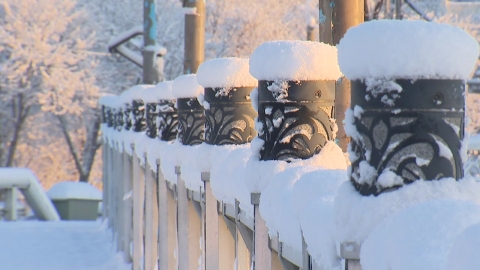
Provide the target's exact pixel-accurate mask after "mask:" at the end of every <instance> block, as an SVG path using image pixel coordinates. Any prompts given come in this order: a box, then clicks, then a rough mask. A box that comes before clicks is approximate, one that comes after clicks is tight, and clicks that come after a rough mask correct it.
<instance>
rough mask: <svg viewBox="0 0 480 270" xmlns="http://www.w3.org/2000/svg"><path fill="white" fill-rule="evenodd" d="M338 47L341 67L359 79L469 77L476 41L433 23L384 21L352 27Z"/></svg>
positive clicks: (476, 47)
mask: <svg viewBox="0 0 480 270" xmlns="http://www.w3.org/2000/svg"><path fill="white" fill-rule="evenodd" d="M337 47H338V62H339V64H340V69H341V71H342V72H343V73H344V74H345V76H347V78H349V79H351V80H355V79H366V78H375V79H395V78H406V79H429V78H432V79H433V78H435V79H462V80H466V79H468V77H469V75H470V73H471V72H472V71H473V68H474V67H475V64H476V61H477V58H478V54H479V45H478V42H477V41H476V40H475V39H474V38H473V37H472V36H470V35H469V34H468V33H467V32H465V31H464V30H462V29H460V28H458V27H455V26H451V25H447V24H439V23H435V22H425V21H406V20H381V21H370V22H366V23H363V24H361V25H359V26H356V27H352V28H350V29H349V30H348V31H347V33H346V34H345V36H344V37H343V39H342V40H340V44H339V45H338V46H337Z"/></svg>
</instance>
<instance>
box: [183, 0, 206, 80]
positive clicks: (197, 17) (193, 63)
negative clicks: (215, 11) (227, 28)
mask: <svg viewBox="0 0 480 270" xmlns="http://www.w3.org/2000/svg"><path fill="white" fill-rule="evenodd" d="M183 7H185V8H190V9H191V12H188V13H187V14H185V56H184V62H183V73H184V74H190V73H197V69H198V66H200V64H201V63H202V62H203V61H204V60H205V0H183Z"/></svg>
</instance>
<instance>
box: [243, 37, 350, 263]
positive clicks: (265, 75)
mask: <svg viewBox="0 0 480 270" xmlns="http://www.w3.org/2000/svg"><path fill="white" fill-rule="evenodd" d="M323 30H325V31H328V29H323ZM322 61H323V63H322V64H323V67H321V66H315V65H313V64H310V63H318V62H322ZM286 64H288V65H290V66H292V67H293V66H295V67H298V68H292V69H290V70H288V69H285V68H284V66H285V65H286ZM250 72H251V73H252V75H253V76H254V77H255V78H256V79H258V80H259V82H258V122H259V123H258V126H259V128H257V130H258V132H259V134H258V140H259V141H258V142H261V143H263V145H262V147H261V148H260V151H259V153H258V156H259V159H260V161H267V160H272V161H273V160H274V161H277V162H289V161H291V160H293V159H308V158H311V157H313V156H314V155H316V154H318V153H320V151H321V150H322V148H323V147H324V146H325V144H326V143H327V142H328V141H331V140H334V139H335V134H336V131H337V127H336V125H335V123H334V121H333V117H334V111H335V83H336V80H337V79H338V78H339V77H340V76H341V72H340V69H339V67H338V63H337V60H336V50H335V49H334V48H333V47H332V46H330V45H327V44H323V43H314V42H306V41H276V42H266V43H263V44H262V45H260V46H259V47H257V48H256V49H255V51H254V52H253V54H252V57H251V59H250ZM252 204H254V207H255V269H267V268H268V269H270V268H272V267H276V266H274V264H275V265H276V264H277V263H278V259H280V262H281V263H282V264H283V267H289V268H290V267H291V266H292V265H291V264H290V263H289V262H287V261H286V260H283V258H278V259H277V256H276V255H274V254H271V253H272V251H271V249H270V248H269V247H268V246H267V244H268V243H269V241H270V240H269V237H268V228H267V227H266V225H265V221H264V220H263V218H262V217H261V215H260V212H259V204H260V192H259V191H257V192H256V193H252ZM282 245H283V244H282V243H279V250H278V251H279V254H280V255H282V251H281V247H282ZM267 254H268V255H267ZM305 256H306V255H305ZM259 257H260V258H259ZM264 257H265V258H266V259H264ZM260 260H261V261H260Z"/></svg>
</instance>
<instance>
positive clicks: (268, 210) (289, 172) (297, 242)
mask: <svg viewBox="0 0 480 270" xmlns="http://www.w3.org/2000/svg"><path fill="white" fill-rule="evenodd" d="M263 162H265V161H257V162H256V163H263ZM249 163H250V161H249ZM274 163H276V164H278V165H281V166H278V165H277V166H275V167H273V166H272V165H273V164H274ZM266 164H269V165H267V166H268V167H270V168H268V167H267V166H264V168H263V169H261V170H258V171H256V175H255V174H252V172H248V169H249V167H248V165H247V179H249V178H250V179H253V181H255V180H256V179H259V178H261V176H264V175H269V181H268V183H266V185H265V188H264V189H262V191H261V197H260V213H261V215H262V217H263V218H264V220H265V222H266V225H267V227H268V230H269V234H270V236H276V235H277V233H278V234H279V240H280V241H282V242H284V243H286V244H287V245H289V246H291V247H292V248H294V249H296V250H297V251H301V250H302V235H301V230H300V222H299V220H298V219H295V218H292V217H294V216H295V212H294V209H293V206H292V204H293V202H294V201H293V200H292V191H293V188H294V186H295V185H296V182H297V181H298V180H299V179H300V177H301V176H302V175H303V174H305V173H308V172H311V171H314V170H318V169H322V170H343V171H345V174H346V169H347V165H346V162H345V157H344V155H343V152H342V150H341V149H340V148H339V147H338V146H337V145H336V144H335V143H334V142H328V143H327V144H326V145H325V147H324V148H323V149H322V151H321V152H320V153H319V154H318V155H315V156H314V157H312V158H310V159H308V160H305V161H303V160H298V161H297V160H296V161H293V162H291V163H286V162H284V161H267V163H266ZM259 168H261V166H259ZM278 169H280V171H279V170H278ZM282 169H283V170H282ZM341 176H344V175H341ZM263 179H268V178H263ZM270 179H271V180H270ZM345 180H346V178H341V179H336V181H345ZM250 185H251V184H250ZM305 188H307V189H308V188H311V187H305ZM297 192H300V193H301V192H302V191H299V190H297Z"/></svg>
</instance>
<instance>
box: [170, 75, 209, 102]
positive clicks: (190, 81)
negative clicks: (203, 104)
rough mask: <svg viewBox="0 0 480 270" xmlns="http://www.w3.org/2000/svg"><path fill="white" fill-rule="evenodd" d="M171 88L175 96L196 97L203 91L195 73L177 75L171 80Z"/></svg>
mask: <svg viewBox="0 0 480 270" xmlns="http://www.w3.org/2000/svg"><path fill="white" fill-rule="evenodd" d="M172 89H173V96H174V97H176V98H196V97H197V96H198V95H199V94H202V93H203V87H202V86H201V85H200V84H198V82H197V75H196V74H187V75H181V76H178V77H177V78H176V79H175V80H173V86H172Z"/></svg>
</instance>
